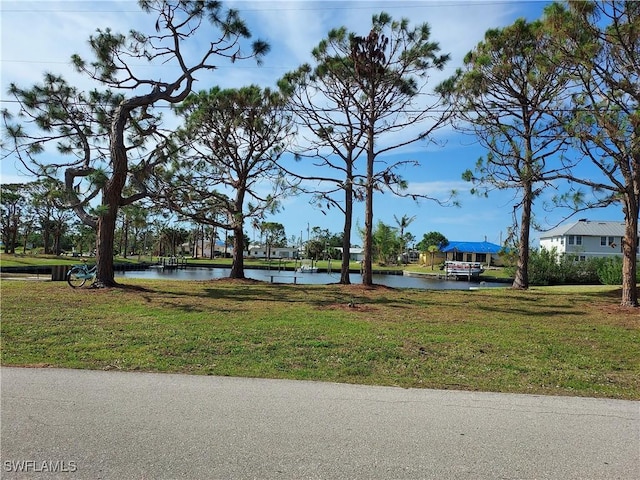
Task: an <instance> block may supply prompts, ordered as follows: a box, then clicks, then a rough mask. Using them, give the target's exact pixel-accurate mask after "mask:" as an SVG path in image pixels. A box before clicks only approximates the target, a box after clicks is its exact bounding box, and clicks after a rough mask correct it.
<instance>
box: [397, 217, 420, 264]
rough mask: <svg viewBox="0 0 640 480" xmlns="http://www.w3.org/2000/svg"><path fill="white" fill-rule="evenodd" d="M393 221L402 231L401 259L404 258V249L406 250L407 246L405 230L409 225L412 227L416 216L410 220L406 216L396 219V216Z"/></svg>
mask: <svg viewBox="0 0 640 480" xmlns="http://www.w3.org/2000/svg"><path fill="white" fill-rule="evenodd" d="M393 219H394V220H395V221H396V224H397V225H398V228H399V229H400V258H403V254H404V249H405V246H406V242H405V237H404V230H405V228H407V227H408V226H409V225H411V223H412V222H413V221H414V220H415V219H416V216H415V215H414V216H413V217H411V218H409V217H407V216H406V215H402V218H400V219H398V217H396V216H395V215H394V216H393Z"/></svg>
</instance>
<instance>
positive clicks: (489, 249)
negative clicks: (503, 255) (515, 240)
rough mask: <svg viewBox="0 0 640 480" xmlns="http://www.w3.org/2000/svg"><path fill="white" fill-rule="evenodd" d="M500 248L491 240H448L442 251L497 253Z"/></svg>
mask: <svg viewBox="0 0 640 480" xmlns="http://www.w3.org/2000/svg"><path fill="white" fill-rule="evenodd" d="M500 250H502V247H501V246H500V245H496V244H495V243H491V242H449V245H447V246H446V247H444V248H442V252H444V253H448V252H466V253H498V252H500Z"/></svg>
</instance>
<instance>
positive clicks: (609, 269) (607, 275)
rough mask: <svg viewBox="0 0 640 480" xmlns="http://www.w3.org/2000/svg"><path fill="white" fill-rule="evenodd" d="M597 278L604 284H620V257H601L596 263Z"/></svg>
mask: <svg viewBox="0 0 640 480" xmlns="http://www.w3.org/2000/svg"><path fill="white" fill-rule="evenodd" d="M598 279H599V280H600V282H601V283H603V284H604V285H622V257H613V258H603V259H602V261H601V262H599V265H598Z"/></svg>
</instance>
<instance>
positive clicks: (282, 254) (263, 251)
mask: <svg viewBox="0 0 640 480" xmlns="http://www.w3.org/2000/svg"><path fill="white" fill-rule="evenodd" d="M268 249H270V251H269V250H268ZM267 257H269V258H298V247H267V246H266V245H251V246H250V247H249V258H267Z"/></svg>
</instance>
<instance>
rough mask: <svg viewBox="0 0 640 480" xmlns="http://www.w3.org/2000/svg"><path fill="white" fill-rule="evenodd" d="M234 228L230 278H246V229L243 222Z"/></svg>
mask: <svg viewBox="0 0 640 480" xmlns="http://www.w3.org/2000/svg"><path fill="white" fill-rule="evenodd" d="M238 223H239V225H238V224H235V225H234V227H233V263H232V264H231V273H230V274H229V278H245V276H244V241H243V240H244V229H243V225H242V223H243V222H242V221H240V222H238Z"/></svg>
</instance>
